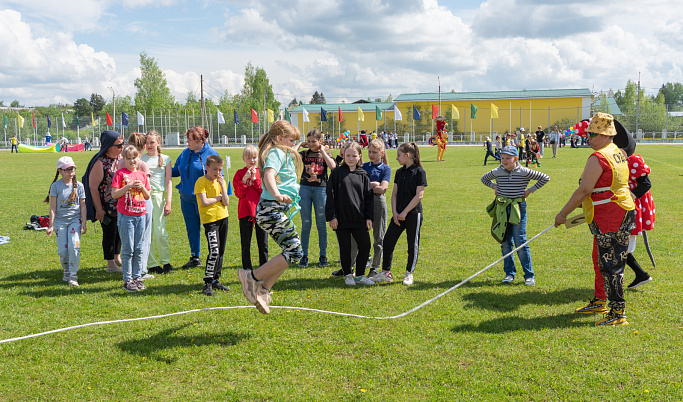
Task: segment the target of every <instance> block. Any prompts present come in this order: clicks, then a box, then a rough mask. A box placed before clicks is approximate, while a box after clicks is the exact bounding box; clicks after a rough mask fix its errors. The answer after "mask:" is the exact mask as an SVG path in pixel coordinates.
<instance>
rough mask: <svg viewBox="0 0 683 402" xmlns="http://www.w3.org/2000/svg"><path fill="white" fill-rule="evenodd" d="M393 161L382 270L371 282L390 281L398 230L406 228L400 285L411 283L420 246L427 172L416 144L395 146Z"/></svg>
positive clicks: (399, 231) (391, 280)
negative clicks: (402, 273) (403, 264)
mask: <svg viewBox="0 0 683 402" xmlns="http://www.w3.org/2000/svg"><path fill="white" fill-rule="evenodd" d="M396 160H397V161H398V163H399V164H401V167H400V168H399V169H398V170H397V171H396V175H395V176H394V189H393V191H392V193H391V213H392V215H393V217H392V219H391V222H390V223H389V228H388V229H387V233H386V235H385V236H384V260H382V272H380V273H379V274H377V275H375V276H374V277H373V278H372V280H373V281H374V282H393V281H394V278H393V276H392V275H391V260H392V259H393V257H394V248H395V247H396V242H397V241H398V239H399V237H400V236H401V233H403V231H404V230H407V231H408V234H407V236H408V238H407V240H408V262H407V263H406V273H405V275H404V277H403V284H404V285H406V286H409V285H412V284H413V271H415V266H416V265H417V257H418V254H419V253H418V251H419V248H420V227H421V226H422V202H421V200H422V197H423V195H424V191H425V187H427V173H426V172H425V170H424V169H423V168H422V163H420V150H419V149H418V148H417V145H416V144H415V143H414V142H412V143H407V142H406V143H404V144H401V145H400V146H399V147H398V150H397V152H396Z"/></svg>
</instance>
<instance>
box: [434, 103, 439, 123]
mask: <svg viewBox="0 0 683 402" xmlns="http://www.w3.org/2000/svg"><path fill="white" fill-rule="evenodd" d="M438 116H439V106H437V105H432V120H434V119H436V118H437V117H438Z"/></svg>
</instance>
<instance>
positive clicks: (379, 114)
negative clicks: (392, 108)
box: [375, 105, 382, 121]
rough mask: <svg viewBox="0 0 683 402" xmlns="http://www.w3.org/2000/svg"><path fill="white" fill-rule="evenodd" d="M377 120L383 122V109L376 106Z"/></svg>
mask: <svg viewBox="0 0 683 402" xmlns="http://www.w3.org/2000/svg"><path fill="white" fill-rule="evenodd" d="M375 120H377V121H382V109H380V108H379V106H377V105H375Z"/></svg>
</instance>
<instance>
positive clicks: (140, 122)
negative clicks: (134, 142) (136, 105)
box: [137, 112, 145, 126]
mask: <svg viewBox="0 0 683 402" xmlns="http://www.w3.org/2000/svg"><path fill="white" fill-rule="evenodd" d="M137 114H138V126H144V125H145V116H143V115H142V113H140V112H137Z"/></svg>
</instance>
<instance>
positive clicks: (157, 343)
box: [116, 324, 250, 364]
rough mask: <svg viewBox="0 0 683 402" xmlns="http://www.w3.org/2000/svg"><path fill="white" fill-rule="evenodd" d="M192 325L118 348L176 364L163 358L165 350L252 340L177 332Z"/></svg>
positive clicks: (224, 334)
mask: <svg viewBox="0 0 683 402" xmlns="http://www.w3.org/2000/svg"><path fill="white" fill-rule="evenodd" d="M189 325H190V324H185V325H181V326H178V327H175V328H170V329H167V330H164V331H161V332H159V333H157V334H156V335H153V336H150V337H147V338H142V339H131V340H128V341H125V342H120V343H118V344H117V345H116V346H118V347H119V349H121V350H122V351H124V352H126V353H129V354H132V355H138V356H143V357H149V358H150V359H154V360H157V361H160V362H165V363H169V364H170V363H174V362H175V361H176V360H177V358H175V357H166V356H163V353H162V351H163V350H165V349H181V348H188V347H194V346H207V345H209V346H234V345H237V344H238V343H240V342H242V341H243V340H245V339H248V338H250V335H249V334H242V333H235V332H229V331H228V332H223V331H221V332H220V333H218V334H195V335H191V336H190V335H178V334H176V332H178V331H180V330H182V329H184V328H185V327H187V326H189ZM173 354H174V355H177V354H183V355H184V354H185V353H183V352H178V351H175V352H174V353H173Z"/></svg>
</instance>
